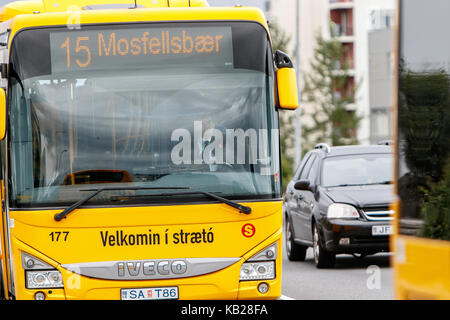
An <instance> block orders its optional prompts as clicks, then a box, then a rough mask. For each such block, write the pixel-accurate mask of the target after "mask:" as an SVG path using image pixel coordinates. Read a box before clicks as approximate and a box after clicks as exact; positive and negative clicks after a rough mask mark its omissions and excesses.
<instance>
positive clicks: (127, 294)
mask: <svg viewBox="0 0 450 320" xmlns="http://www.w3.org/2000/svg"><path fill="white" fill-rule="evenodd" d="M120 297H121V299H122V300H165V299H178V287H161V288H139V289H122V290H121V291H120Z"/></svg>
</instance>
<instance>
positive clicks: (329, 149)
mask: <svg viewBox="0 0 450 320" xmlns="http://www.w3.org/2000/svg"><path fill="white" fill-rule="evenodd" d="M314 149H324V150H325V152H326V153H330V152H331V148H330V146H329V145H328V144H326V143H319V144H317V145H316V146H315V147H314Z"/></svg>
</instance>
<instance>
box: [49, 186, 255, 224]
mask: <svg viewBox="0 0 450 320" xmlns="http://www.w3.org/2000/svg"><path fill="white" fill-rule="evenodd" d="M188 189H190V188H189V187H174V188H151V187H122V188H118V187H113V188H100V189H89V190H84V191H94V192H93V193H91V194H89V195H88V196H86V197H85V198H83V199H81V200H79V201H78V202H76V203H74V204H73V205H71V206H70V207H69V208H67V209H65V210H64V211H62V212H60V213H57V214H56V215H55V217H54V218H55V220H56V221H61V220H62V219H63V218H65V217H66V216H67V215H68V214H69V213H70V212H72V211H73V210H75V209H76V208H78V207H79V206H81V205H82V204H84V203H86V202H87V201H89V200H90V199H91V198H93V197H95V196H96V195H97V194H99V193H100V192H102V191H115V190H188ZM194 194H201V195H204V196H206V197H209V198H211V199H214V200H217V201H220V202H222V203H225V204H227V205H229V206H230V207H233V208H235V209H238V210H239V212H241V213H245V214H250V213H251V212H252V208H250V207H247V206H244V205H241V204H239V203H236V202H233V201H230V200H228V199H225V198H222V197H220V196H218V195H216V194H214V193H211V192H206V191H190V192H166V193H156V194H149V195H147V196H159V197H167V196H184V195H194Z"/></svg>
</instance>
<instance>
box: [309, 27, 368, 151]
mask: <svg viewBox="0 0 450 320" xmlns="http://www.w3.org/2000/svg"><path fill="white" fill-rule="evenodd" d="M330 33H331V39H330V40H326V39H324V38H323V37H322V35H321V34H320V33H318V34H317V35H316V43H317V45H316V48H315V50H314V58H313V61H311V72H309V73H305V74H304V78H303V83H304V86H303V88H302V101H303V102H306V103H311V105H313V106H314V110H312V112H309V113H308V114H306V115H307V116H310V117H311V119H312V125H310V126H306V125H303V138H304V140H305V144H306V146H305V147H306V148H304V149H306V150H309V149H311V148H312V147H313V146H314V145H316V144H317V143H319V142H328V143H331V145H333V146H338V145H349V144H357V143H358V141H357V138H356V130H357V128H358V123H359V121H360V118H359V117H358V116H357V115H356V114H355V113H354V112H352V111H348V109H347V107H348V105H349V104H351V103H354V102H355V92H356V88H357V85H356V84H353V83H351V80H350V79H351V78H350V77H349V69H350V63H351V60H350V59H349V58H348V53H347V50H346V49H347V48H345V47H344V46H343V45H342V43H341V42H340V41H339V40H337V38H336V36H335V35H334V33H333V31H332V29H331V31H330Z"/></svg>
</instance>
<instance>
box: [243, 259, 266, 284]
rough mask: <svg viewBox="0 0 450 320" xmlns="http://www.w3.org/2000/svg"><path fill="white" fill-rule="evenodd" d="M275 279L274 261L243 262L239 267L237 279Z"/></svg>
mask: <svg viewBox="0 0 450 320" xmlns="http://www.w3.org/2000/svg"><path fill="white" fill-rule="evenodd" d="M270 279H275V261H264V262H245V263H243V264H242V267H241V274H240V277H239V280H241V281H245V280H270Z"/></svg>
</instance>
